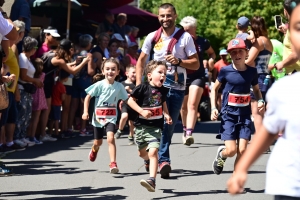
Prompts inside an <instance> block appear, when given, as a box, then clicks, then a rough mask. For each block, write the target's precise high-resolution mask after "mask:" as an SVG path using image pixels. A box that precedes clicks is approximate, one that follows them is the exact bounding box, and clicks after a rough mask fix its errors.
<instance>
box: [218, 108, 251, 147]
mask: <svg viewBox="0 0 300 200" xmlns="http://www.w3.org/2000/svg"><path fill="white" fill-rule="evenodd" d="M251 133H252V130H251V117H250V115H231V114H228V113H224V114H223V115H222V119H221V127H220V134H221V140H225V141H226V140H237V139H245V140H249V141H250V140H251Z"/></svg>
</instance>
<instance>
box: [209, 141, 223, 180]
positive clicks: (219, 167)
mask: <svg viewBox="0 0 300 200" xmlns="http://www.w3.org/2000/svg"><path fill="white" fill-rule="evenodd" d="M223 149H225V146H220V147H219V148H218V151H217V156H216V158H215V160H214V161H213V164H212V168H213V171H214V173H215V174H217V175H219V174H221V173H222V171H223V167H224V164H225V161H226V158H222V157H221V156H220V152H221V151H223Z"/></svg>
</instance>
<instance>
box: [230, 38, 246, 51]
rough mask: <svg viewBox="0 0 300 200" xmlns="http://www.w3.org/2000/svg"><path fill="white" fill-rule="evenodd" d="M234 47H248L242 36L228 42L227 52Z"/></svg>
mask: <svg viewBox="0 0 300 200" xmlns="http://www.w3.org/2000/svg"><path fill="white" fill-rule="evenodd" d="M233 49H247V47H246V44H245V42H244V40H242V39H241V38H235V39H233V40H231V41H230V42H229V43H228V47H227V52H230V51H231V50H233Z"/></svg>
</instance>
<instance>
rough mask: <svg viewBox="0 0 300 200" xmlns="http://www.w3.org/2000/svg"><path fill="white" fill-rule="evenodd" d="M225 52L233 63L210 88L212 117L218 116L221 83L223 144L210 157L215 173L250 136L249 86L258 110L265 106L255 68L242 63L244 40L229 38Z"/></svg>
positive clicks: (244, 57)
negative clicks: (217, 103) (217, 104)
mask: <svg viewBox="0 0 300 200" xmlns="http://www.w3.org/2000/svg"><path fill="white" fill-rule="evenodd" d="M227 52H228V53H229V54H230V56H231V59H232V64H231V65H228V66H226V67H223V68H222V69H221V70H220V73H219V75H218V78H217V80H216V82H215V84H214V86H213V89H212V91H211V107H212V111H211V120H217V118H218V114H219V113H218V109H217V108H216V95H217V94H218V90H219V88H220V87H221V85H222V84H224V89H223V100H222V108H221V113H220V114H221V118H222V119H221V127H220V134H221V139H222V140H224V141H225V146H220V147H219V148H218V151H217V156H216V158H215V159H214V161H213V166H212V167H213V171H214V173H215V174H217V175H219V174H221V172H222V171H223V166H224V163H225V161H226V159H227V158H228V157H233V156H234V155H235V154H237V156H236V160H235V163H237V161H238V160H239V158H240V157H241V155H242V154H243V153H244V151H245V150H246V148H247V144H248V141H249V140H250V139H251V125H250V124H251V118H250V115H251V107H250V101H251V98H250V87H251V86H252V88H253V93H254V96H255V98H256V99H257V100H258V110H259V112H261V111H263V110H264V104H265V102H264V100H263V99H262V95H261V93H260V90H259V87H258V80H257V70H256V68H254V67H250V66H247V65H246V64H245V59H246V56H247V53H248V51H247V47H246V45H245V42H244V41H243V40H242V39H240V38H236V39H233V40H231V41H230V42H229V43H228V48H227Z"/></svg>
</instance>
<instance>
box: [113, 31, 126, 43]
mask: <svg viewBox="0 0 300 200" xmlns="http://www.w3.org/2000/svg"><path fill="white" fill-rule="evenodd" d="M111 39H117V40H119V41H124V38H123V37H122V36H121V35H120V34H119V33H115V34H113V35H112V37H111Z"/></svg>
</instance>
